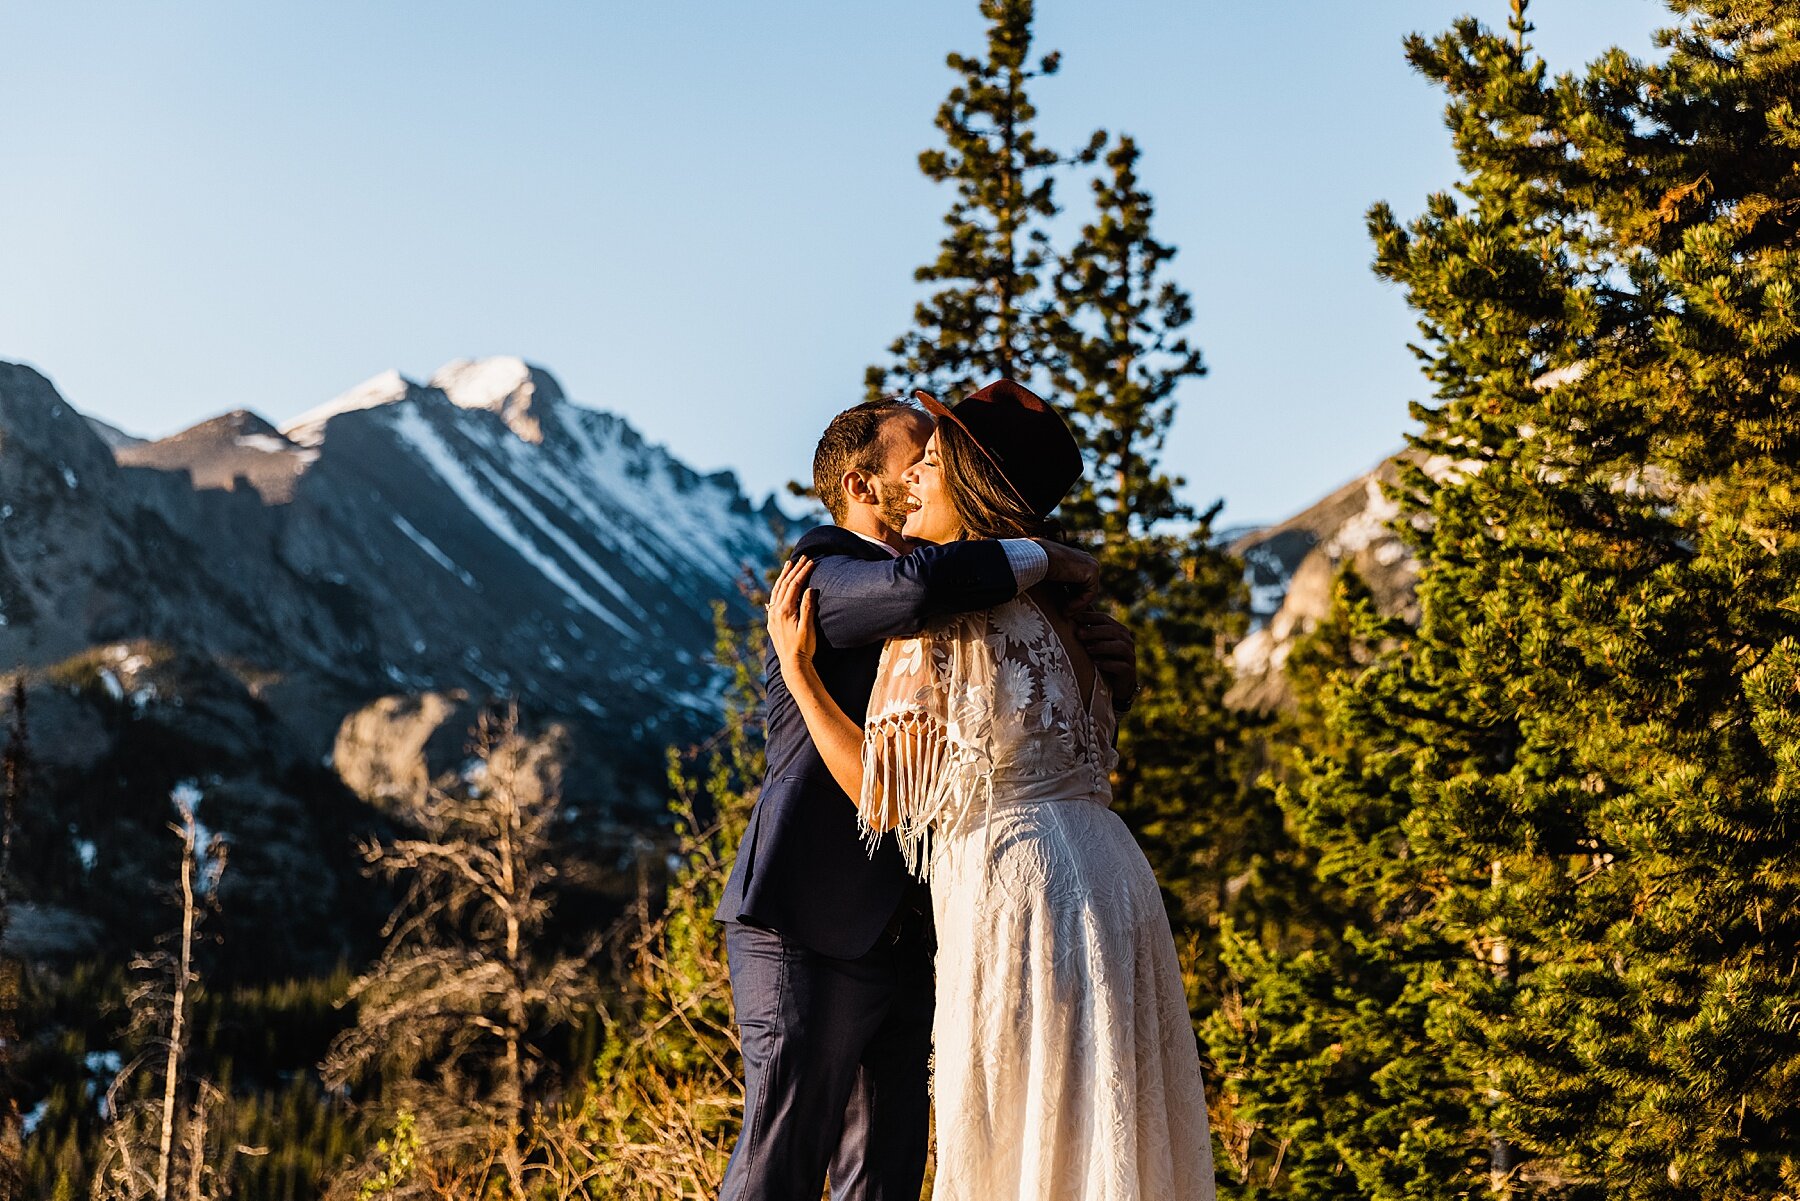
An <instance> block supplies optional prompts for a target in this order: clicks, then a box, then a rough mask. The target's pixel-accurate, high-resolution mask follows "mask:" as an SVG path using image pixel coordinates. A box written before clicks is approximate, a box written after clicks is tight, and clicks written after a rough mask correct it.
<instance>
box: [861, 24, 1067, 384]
mask: <svg viewBox="0 0 1800 1201" xmlns="http://www.w3.org/2000/svg"><path fill="white" fill-rule="evenodd" d="M1032 9H1033V4H1032V0H982V3H981V14H982V16H983V17H985V18H987V20H988V22H989V25H988V44H987V54H986V56H985V57H975V56H971V55H965V54H951V55H950V56H949V57H948V59H947V60H946V61H947V62H948V64H949V67H950V69H951V70H952V71H955V72H957V73H958V74H959V75H960V76H961V77H962V78H961V81H960V82H959V83H958V84H957V85H956V86H955V87H954V88H952V89H951V91H950V95H949V97H948V99H946V100H945V101H944V103H943V104H942V105H940V106H939V108H938V112H937V126H938V128H939V129H940V130H942V131H943V134H944V146H943V147H942V148H941V149H932V150H927V151H925V152H923V153H922V154H920V155H919V169H920V170H921V171H923V172H924V173H925V176H926V178H928V179H930V180H931V181H932V182H933V183H948V184H951V185H953V186H954V188H955V189H956V199H955V200H954V201H953V202H952V204H951V206H950V211H949V212H948V213H946V214H945V216H944V224H945V225H946V226H947V227H948V232H947V233H946V234H945V235H944V240H943V242H942V243H940V244H939V248H938V256H937V258H936V259H935V260H933V261H932V262H930V263H927V264H926V265H924V266H922V267H920V268H918V270H916V271H915V272H914V273H913V278H914V279H915V280H917V281H918V282H920V283H924V284H935V285H940V286H939V287H938V289H937V290H936V291H935V292H933V293H932V294H931V296H930V297H929V298H928V299H926V300H923V301H921V302H920V303H919V304H918V306H917V307H916V308H915V310H914V314H913V326H914V328H913V329H911V330H909V331H908V332H907V333H905V334H903V335H901V337H899V338H898V339H896V340H895V342H894V343H893V345H892V346H891V347H889V352H890V353H891V354H892V355H893V356H894V359H895V360H896V361H895V363H894V365H893V366H891V367H887V368H882V367H870V368H869V369H868V372H867V375H866V380H867V384H868V389H869V394H870V395H871V396H879V395H881V394H882V393H884V392H886V391H888V390H889V389H890V387H891V386H892V385H893V384H894V383H895V382H901V383H904V384H906V385H907V386H908V387H918V388H925V389H927V390H930V391H933V392H935V393H936V394H938V395H939V396H941V397H944V398H952V397H956V396H960V395H962V394H964V393H966V392H968V391H971V390H973V389H974V388H976V387H979V386H981V385H982V384H986V383H988V382H990V381H992V380H994V379H997V378H999V377H1001V376H1009V377H1012V378H1014V379H1029V378H1030V377H1031V375H1032V373H1033V372H1035V371H1036V370H1038V368H1039V366H1040V365H1041V363H1042V361H1043V359H1044V355H1045V350H1046V345H1045V337H1044V325H1043V322H1042V321H1041V320H1039V318H1040V317H1041V315H1042V313H1043V310H1044V307H1045V301H1044V298H1043V296H1042V292H1043V288H1044V281H1043V279H1042V276H1041V272H1042V271H1043V269H1044V267H1045V264H1046V263H1048V262H1049V261H1050V255H1049V250H1048V242H1049V235H1048V232H1047V229H1046V222H1047V221H1048V220H1049V219H1050V218H1052V217H1054V216H1055V215H1056V212H1057V208H1056V201H1055V169H1056V168H1057V167H1058V166H1059V165H1061V164H1062V163H1063V162H1064V159H1063V157H1062V156H1061V155H1059V154H1058V153H1057V152H1056V151H1054V150H1052V149H1050V148H1049V147H1047V146H1044V145H1043V144H1041V143H1040V142H1039V141H1038V136H1037V131H1036V130H1035V128H1034V127H1033V124H1032V123H1033V121H1034V120H1035V119H1036V117H1037V109H1036V108H1035V107H1034V106H1033V105H1032V103H1031V99H1030V97H1029V95H1028V89H1029V87H1030V85H1031V83H1032V82H1033V81H1034V80H1037V79H1041V78H1044V77H1046V76H1050V75H1054V74H1055V73H1056V71H1057V68H1058V65H1059V63H1060V56H1059V55H1056V54H1047V55H1044V56H1043V57H1042V58H1040V59H1038V60H1037V62H1036V63H1035V65H1034V64H1033V63H1032V61H1031V21H1032ZM1100 137H1101V135H1098V134H1096V135H1095V140H1094V142H1092V143H1090V145H1089V146H1088V147H1087V148H1086V149H1085V150H1083V151H1082V152H1081V153H1080V154H1077V155H1076V156H1075V161H1091V159H1092V156H1093V154H1094V153H1095V151H1096V150H1097V148H1098V145H1099V139H1100Z"/></svg>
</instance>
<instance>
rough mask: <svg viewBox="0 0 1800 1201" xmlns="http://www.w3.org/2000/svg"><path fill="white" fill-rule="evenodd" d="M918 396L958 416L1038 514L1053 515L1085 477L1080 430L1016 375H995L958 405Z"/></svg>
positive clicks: (947, 417) (936, 412)
mask: <svg viewBox="0 0 1800 1201" xmlns="http://www.w3.org/2000/svg"><path fill="white" fill-rule="evenodd" d="M913 396H914V397H915V398H916V399H917V400H918V402H919V403H920V404H922V405H924V406H925V410H926V411H927V412H929V413H930V414H931V415H932V416H934V417H937V418H938V419H940V420H942V421H954V422H955V423H956V426H957V428H958V429H960V430H962V432H963V433H965V434H967V435H968V436H969V438H970V440H971V441H973V442H974V443H975V445H977V446H979V447H980V448H981V451H982V453H983V454H985V455H986V456H987V457H988V461H989V462H990V463H992V464H993V465H994V467H995V469H996V470H997V471H999V472H1000V475H1001V477H1002V478H1003V479H1005V480H1006V482H1007V483H1008V484H1010V485H1012V490H1013V491H1014V492H1016V493H1017V494H1018V496H1019V499H1020V500H1022V501H1024V502H1025V505H1026V507H1027V508H1029V509H1030V510H1031V511H1032V512H1033V513H1036V514H1037V515H1038V516H1039V517H1047V516H1049V514H1050V510H1052V509H1054V508H1055V507H1056V506H1057V505H1059V504H1061V503H1062V499H1063V497H1064V496H1066V495H1068V492H1069V489H1070V488H1073V487H1074V486H1075V481H1077V480H1079V479H1080V478H1081V469H1082V463H1081V447H1080V446H1078V445H1077V444H1076V442H1075V435H1074V434H1071V433H1070V432H1069V427H1068V426H1067V425H1065V424H1063V419H1062V418H1061V417H1059V416H1058V415H1057V412H1056V410H1055V409H1053V408H1051V407H1050V405H1049V404H1047V403H1045V401H1044V399H1043V398H1042V397H1040V396H1038V395H1037V394H1036V393H1034V392H1032V390H1031V389H1030V388H1027V387H1026V386H1025V385H1024V384H1021V383H1019V382H1018V381H1017V380H1010V379H998V380H995V381H994V382H993V383H991V384H989V385H988V386H987V387H985V388H983V389H981V390H980V391H979V392H971V393H970V394H969V395H968V396H966V397H964V398H963V400H962V402H961V403H960V404H958V405H957V406H956V407H955V408H949V407H948V406H946V405H944V404H942V403H940V402H939V401H938V398H937V397H935V396H933V395H931V393H929V392H914V393H913Z"/></svg>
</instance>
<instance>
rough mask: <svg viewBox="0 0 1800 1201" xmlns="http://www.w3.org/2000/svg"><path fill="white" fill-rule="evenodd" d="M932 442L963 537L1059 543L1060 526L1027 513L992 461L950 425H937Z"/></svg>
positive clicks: (950, 422) (960, 429) (964, 434)
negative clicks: (1029, 539)
mask: <svg viewBox="0 0 1800 1201" xmlns="http://www.w3.org/2000/svg"><path fill="white" fill-rule="evenodd" d="M937 442H938V458H939V460H940V461H941V462H942V464H943V469H944V491H945V493H946V495H947V496H948V497H949V499H950V506H951V507H952V508H953V509H955V510H956V517H957V520H958V521H959V522H961V523H962V536H963V537H964V538H1049V539H1052V540H1054V541H1057V542H1061V541H1063V540H1064V539H1063V528H1062V524H1061V523H1060V522H1057V521H1054V520H1052V519H1051V518H1048V517H1041V516H1039V515H1038V514H1037V513H1034V512H1032V510H1031V509H1030V507H1029V506H1027V505H1026V504H1025V502H1024V501H1023V500H1021V499H1020V498H1019V494H1018V493H1017V492H1014V491H1013V487H1012V485H1011V484H1009V483H1007V482H1006V477H1005V476H1003V475H1001V474H1000V471H999V469H998V468H997V467H995V466H994V464H993V460H991V459H989V458H988V457H987V454H986V453H985V452H984V451H983V450H982V449H981V447H979V446H977V445H976V444H975V441H974V439H973V438H971V437H970V436H969V435H968V434H966V433H964V432H963V429H962V427H961V426H959V425H957V424H956V422H954V421H948V420H945V421H940V422H938V425H937Z"/></svg>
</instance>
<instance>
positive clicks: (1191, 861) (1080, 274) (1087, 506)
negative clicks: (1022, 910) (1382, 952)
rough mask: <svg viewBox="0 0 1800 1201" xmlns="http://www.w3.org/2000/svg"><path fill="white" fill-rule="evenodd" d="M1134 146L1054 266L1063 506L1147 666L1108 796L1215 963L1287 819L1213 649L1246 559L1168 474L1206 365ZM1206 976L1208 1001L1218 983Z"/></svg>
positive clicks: (1238, 626)
mask: <svg viewBox="0 0 1800 1201" xmlns="http://www.w3.org/2000/svg"><path fill="white" fill-rule="evenodd" d="M1140 153H1141V152H1140V151H1139V149H1138V147H1137V144H1136V142H1135V141H1134V140H1133V139H1132V138H1130V137H1128V136H1127V137H1120V138H1119V139H1117V140H1116V141H1115V142H1114V143H1112V144H1111V146H1110V147H1109V148H1108V149H1107V151H1106V156H1105V160H1104V168H1105V169H1104V170H1103V171H1102V172H1100V173H1099V174H1098V176H1097V177H1096V178H1095V179H1094V180H1093V183H1092V192H1093V198H1094V211H1093V215H1092V217H1091V218H1090V219H1089V220H1088V221H1087V222H1086V223H1085V224H1084V225H1083V227H1082V229H1081V232H1080V235H1079V237H1078V238H1077V239H1076V241H1075V242H1074V244H1073V245H1072V246H1071V247H1070V248H1069V249H1068V251H1067V252H1066V253H1064V254H1063V255H1062V256H1061V257H1060V258H1059V260H1058V262H1057V264H1056V271H1055V275H1054V279H1053V291H1054V296H1055V305H1054V307H1053V309H1052V310H1051V312H1050V313H1049V314H1048V315H1047V316H1046V318H1045V320H1044V326H1045V329H1046V338H1047V341H1048V343H1049V346H1050V349H1051V355H1050V362H1051V364H1052V367H1051V372H1050V375H1051V379H1052V381H1053V384H1054V389H1055V392H1054V394H1055V396H1056V397H1057V399H1058V401H1059V402H1061V403H1062V404H1063V405H1064V406H1065V411H1066V412H1067V413H1068V415H1069V419H1070V423H1071V425H1072V426H1073V428H1074V429H1075V431H1076V434H1077V437H1078V438H1079V440H1080V441H1081V443H1082V445H1083V447H1084V450H1085V453H1086V458H1087V465H1088V468H1087V474H1086V476H1085V478H1084V480H1083V482H1082V484H1081V487H1080V489H1079V491H1078V492H1077V493H1076V494H1075V495H1074V496H1072V497H1070V498H1069V500H1067V501H1066V502H1064V504H1063V506H1062V509H1061V510H1060V514H1061V517H1062V520H1063V522H1064V524H1065V525H1066V526H1067V527H1068V528H1069V529H1070V530H1071V532H1073V533H1075V534H1076V535H1077V536H1079V537H1081V538H1082V540H1083V541H1084V543H1085V544H1086V545H1087V547H1088V549H1089V550H1091V551H1092V552H1093V553H1094V554H1095V555H1096V556H1097V557H1098V558H1099V559H1100V561H1101V565H1102V569H1103V571H1104V578H1103V583H1104V590H1105V594H1106V596H1107V598H1108V599H1109V600H1110V601H1112V602H1113V603H1115V604H1116V605H1117V606H1118V608H1119V610H1120V612H1121V614H1122V616H1123V617H1124V619H1125V621H1126V623H1127V624H1128V625H1129V626H1130V627H1131V629H1132V631H1133V633H1134V634H1135V635H1136V637H1137V640H1138V650H1139V658H1140V661H1141V663H1142V666H1143V675H1142V680H1141V687H1140V689H1139V695H1138V697H1137V698H1136V703H1135V704H1134V705H1133V707H1132V709H1131V710H1130V713H1129V714H1128V716H1127V717H1126V719H1125V720H1124V721H1123V723H1122V727H1121V730H1120V735H1119V752H1120V764H1119V770H1118V772H1117V773H1116V775H1115V779H1114V793H1115V802H1116V804H1117V805H1118V807H1119V808H1120V810H1121V812H1122V813H1124V814H1125V816H1126V819H1127V820H1128V821H1129V822H1130V823H1131V824H1132V827H1133V829H1134V830H1135V831H1136V832H1137V833H1138V834H1139V835H1140V837H1141V838H1142V839H1143V840H1144V841H1145V843H1146V847H1147V849H1148V851H1149V852H1150V855H1151V858H1152V862H1153V864H1154V866H1155V867H1156V868H1157V874H1158V877H1159V879H1161V881H1162V882H1163V886H1164V888H1165V890H1166V891H1167V892H1168V894H1169V896H1170V897H1171V899H1172V900H1173V902H1174V905H1173V911H1174V913H1175V915H1176V916H1177V918H1178V919H1179V920H1180V923H1181V924H1182V925H1185V926H1187V927H1188V928H1190V929H1191V930H1194V931H1197V932H1200V933H1201V934H1202V940H1201V942H1200V944H1199V947H1200V954H1199V961H1201V962H1206V963H1210V962H1213V961H1215V960H1216V958H1217V956H1216V954H1215V953H1214V948H1213V945H1212V941H1211V940H1212V936H1213V934H1214V933H1215V931H1216V926H1217V922H1218V920H1219V918H1220V915H1221V914H1222V913H1223V912H1224V911H1225V910H1226V909H1228V908H1230V907H1231V906H1232V905H1233V904H1234V898H1239V897H1243V898H1244V899H1246V900H1247V899H1248V898H1247V897H1245V894H1244V892H1243V890H1244V886H1245V884H1246V883H1247V882H1248V880H1249V877H1250V875H1251V874H1252V873H1253V871H1254V867H1255V865H1256V863H1257V862H1258V860H1259V858H1260V857H1261V855H1262V853H1263V852H1264V851H1265V850H1266V849H1267V847H1268V845H1269V842H1270V840H1271V839H1272V838H1274V837H1276V836H1277V833H1276V830H1275V829H1274V824H1275V822H1276V818H1277V815H1276V813H1275V811H1274V809H1273V806H1272V805H1270V804H1269V803H1268V801H1267V798H1266V797H1264V796H1263V795H1261V794H1260V793H1259V792H1258V791H1257V790H1256V789H1255V788H1254V787H1247V786H1246V782H1247V781H1249V780H1251V779H1253V778H1254V776H1255V774H1256V769H1255V767H1254V765H1253V763H1252V762H1251V759H1250V742H1249V739H1248V737H1247V734H1248V726H1247V724H1246V719H1245V718H1244V716H1243V715H1241V714H1237V713H1234V712H1232V711H1231V710H1230V709H1228V708H1227V707H1226V705H1225V692H1226V689H1227V688H1228V687H1229V685H1230V672H1229V669H1228V667H1227V665H1226V662H1225V660H1224V658H1223V656H1222V655H1221V654H1220V651H1221V650H1222V649H1223V648H1224V647H1225V645H1227V644H1228V643H1229V642H1230V641H1231V640H1233V639H1235V638H1236V637H1238V636H1240V635H1241V634H1242V633H1243V626H1244V594H1243V568H1242V565H1241V564H1240V563H1238V562H1237V561H1236V560H1234V559H1233V558H1232V557H1231V556H1230V555H1228V554H1227V553H1225V552H1224V551H1223V550H1222V549H1220V548H1218V547H1216V546H1214V545H1213V539H1212V519H1213V516H1214V515H1215V513H1216V509H1214V510H1210V511H1207V512H1205V513H1200V512H1196V511H1195V510H1194V509H1193V508H1192V507H1191V506H1189V505H1188V504H1186V503H1185V502H1184V501H1182V500H1181V499H1180V497H1179V489H1180V488H1181V486H1182V484H1183V481H1182V480H1180V479H1178V478H1175V477H1171V476H1170V475H1168V474H1167V473H1165V472H1164V471H1163V470H1162V468H1161V453H1162V448H1163V444H1164V441H1165V439H1166V437H1167V434H1168V430H1169V426H1170V424H1171V422H1172V421H1173V420H1174V416H1175V394H1176V390H1177V389H1178V388H1179V387H1180V386H1181V384H1182V383H1183V382H1184V381H1186V380H1189V379H1194V378H1198V377H1200V376H1202V375H1204V374H1205V367H1204V365H1203V363H1202V360H1201V356H1200V352H1199V351H1198V350H1197V349H1196V348H1194V347H1193V346H1192V345H1191V344H1190V343H1189V342H1188V340H1187V337H1186V336H1185V334H1184V333H1183V331H1184V330H1185V328H1186V327H1187V326H1188V325H1189V324H1190V323H1191V322H1192V320H1193V306H1192V304H1191V302H1190V300H1189V297H1188V295H1187V293H1186V292H1185V291H1183V290H1182V288H1181V287H1180V286H1179V285H1178V284H1177V283H1175V282H1174V281H1173V280H1172V279H1169V278H1167V275H1166V272H1165V267H1166V266H1167V264H1168V262H1169V260H1170V259H1172V258H1174V256H1175V250H1174V248H1173V247H1171V246H1168V245H1166V244H1164V243H1162V242H1160V241H1158V240H1157V239H1156V237H1155V236H1154V234H1153V232H1152V228H1151V227H1152V221H1153V218H1154V215H1155V206H1154V203H1153V201H1152V199H1151V197H1150V195H1149V193H1148V192H1146V191H1145V190H1144V188H1143V186H1142V183H1141V181H1140V180H1139V178H1138V175H1137V165H1138V160H1139V157H1140ZM1198 798H1205V800H1204V803H1198ZM1197 983H1198V984H1199V986H1200V997H1199V998H1197V999H1199V1000H1201V1002H1202V1003H1203V1004H1209V1003H1210V998H1211V997H1212V995H1213V994H1214V992H1215V984H1214V982H1213V981H1212V980H1211V979H1201V980H1199V981H1197Z"/></svg>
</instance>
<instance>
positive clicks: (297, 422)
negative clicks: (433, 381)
mask: <svg viewBox="0 0 1800 1201" xmlns="http://www.w3.org/2000/svg"><path fill="white" fill-rule="evenodd" d="M416 387H418V385H417V384H415V383H413V382H412V381H411V380H409V379H407V378H406V377H405V376H404V375H401V374H400V373H399V372H398V371H395V370H393V369H392V368H389V369H388V370H386V371H383V372H382V373H381V374H380V375H376V376H371V377H370V378H369V379H366V380H364V381H363V382H362V383H360V384H358V385H356V387H354V388H352V389H350V390H349V391H348V392H345V393H344V394H343V395H341V396H339V397H337V398H336V399H335V400H328V401H326V402H325V403H324V404H322V405H320V406H318V407H317V408H314V409H308V410H307V411H306V412H304V413H302V414H300V416H298V417H296V418H294V419H293V420H292V421H289V422H288V423H287V424H285V425H283V426H282V427H281V432H282V433H283V434H285V435H287V437H288V439H289V440H290V441H292V442H297V443H299V444H300V445H301V446H317V445H318V444H319V443H320V442H321V441H323V440H324V437H325V423H326V422H327V421H329V420H330V419H331V418H333V417H335V416H337V415H338V414H339V413H349V412H353V411H355V410H357V409H373V408H377V407H379V406H381V405H385V404H392V403H394V402H395V401H397V400H405V399H406V397H407V394H408V393H409V392H411V391H412V390H413V389H414V388H416Z"/></svg>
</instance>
